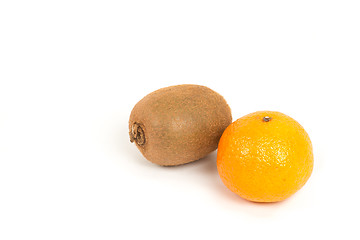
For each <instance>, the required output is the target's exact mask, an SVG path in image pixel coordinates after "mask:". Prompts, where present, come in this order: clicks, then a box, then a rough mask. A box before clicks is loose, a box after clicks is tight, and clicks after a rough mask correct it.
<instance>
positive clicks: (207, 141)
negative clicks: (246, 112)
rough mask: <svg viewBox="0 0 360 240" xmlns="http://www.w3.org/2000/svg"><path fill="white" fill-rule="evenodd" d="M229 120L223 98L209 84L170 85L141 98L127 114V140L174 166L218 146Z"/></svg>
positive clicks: (151, 158)
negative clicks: (128, 117) (128, 137)
mask: <svg viewBox="0 0 360 240" xmlns="http://www.w3.org/2000/svg"><path fill="white" fill-rule="evenodd" d="M231 122H232V116H231V110H230V107H229V106H228V104H227V103H226V101H225V99H224V98H223V97H222V96H221V95H220V94H218V93H216V92H215V91H213V90H211V89H210V88H208V87H205V86H200V85H192V84H183V85H176V86H170V87H166V88H162V89H159V90H157V91H154V92H152V93H150V94H148V95H147V96H145V97H144V98H143V99H142V100H140V101H139V102H138V103H137V104H136V105H135V107H134V108H133V110H132V111H131V114H130V119H129V135H130V141H132V142H135V144H136V146H137V147H138V149H139V150H140V152H141V153H142V154H143V156H144V157H145V158H146V159H147V160H149V161H151V162H153V163H155V164H158V165H162V166H176V165H181V164H185V163H189V162H192V161H195V160H198V159H200V158H203V157H205V156H206V155H207V154H209V153H210V152H212V151H214V150H216V149H217V146H218V143H219V140H220V137H221V135H222V133H223V132H224V130H225V128H226V127H227V126H229V125H230V124H231Z"/></svg>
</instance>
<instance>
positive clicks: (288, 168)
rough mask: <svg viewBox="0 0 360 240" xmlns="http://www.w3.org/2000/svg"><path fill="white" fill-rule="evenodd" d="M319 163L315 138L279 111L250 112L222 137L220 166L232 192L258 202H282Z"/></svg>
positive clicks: (224, 180) (304, 180)
mask: <svg viewBox="0 0 360 240" xmlns="http://www.w3.org/2000/svg"><path fill="white" fill-rule="evenodd" d="M313 164H314V158H313V150H312V144H311V141H310V138H309V136H308V134H307V133H306V131H305V130H304V128H303V127H302V126H301V125H300V124H299V123H298V122H296V121H295V120H294V119H292V118H291V117H289V116H287V115H285V114H283V113H280V112H273V111H259V112H254V113H251V114H248V115H246V116H244V117H242V118H240V119H238V120H236V121H235V122H233V123H232V124H230V125H229V126H228V127H227V128H226V130H225V131H224V133H223V135H222V136H221V138H220V142H219V146H218V153H217V168H218V172H219V175H220V178H221V180H222V181H223V183H224V184H225V186H226V187H228V188H229V189H230V190H231V191H232V192H234V193H236V194H238V195H240V196H241V197H242V198H245V199H247V200H250V201H254V202H278V201H282V200H284V199H286V198H288V197H290V196H291V195H292V194H294V193H295V192H297V191H298V190H299V189H300V188H301V187H302V186H304V184H305V183H306V181H307V180H308V179H309V177H310V175H311V173H312V169H313Z"/></svg>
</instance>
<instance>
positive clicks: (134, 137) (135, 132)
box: [129, 122, 145, 146]
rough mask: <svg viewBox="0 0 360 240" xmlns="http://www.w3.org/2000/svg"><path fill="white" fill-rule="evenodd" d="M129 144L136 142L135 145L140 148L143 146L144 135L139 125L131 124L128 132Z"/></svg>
mask: <svg viewBox="0 0 360 240" xmlns="http://www.w3.org/2000/svg"><path fill="white" fill-rule="evenodd" d="M129 136H130V142H134V141H135V142H136V144H137V145H139V146H142V145H144V144H145V133H144V130H143V128H142V127H141V125H140V124H139V123H136V122H135V123H133V125H132V126H131V130H130V132H129Z"/></svg>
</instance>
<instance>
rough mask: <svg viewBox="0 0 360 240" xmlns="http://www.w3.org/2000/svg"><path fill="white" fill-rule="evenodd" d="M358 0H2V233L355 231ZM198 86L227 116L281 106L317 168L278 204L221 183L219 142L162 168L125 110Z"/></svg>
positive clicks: (311, 234) (217, 235)
mask: <svg viewBox="0 0 360 240" xmlns="http://www.w3.org/2000/svg"><path fill="white" fill-rule="evenodd" d="M359 80H360V3H359V1H358V0H354V1H349V0H337V1H332V0H326V1H325V0H302V1H289V0H272V1H268V0H267V1H265V0H264V1H258V0H251V1H211V0H210V1H209V0H208V1H199V0H189V1H188V0H182V1H169V0H166V1H158V0H153V1H150V0H147V1H140V0H137V1H131V0H127V1H121V0H120V1H105V0H103V1H80V0H68V1H67V0H63V1H45V0H44V1H39V0H34V1H16V0H11V1H10V0H9V1H7V0H3V1H1V2H0V239H3V240H8V239H37V240H39V239H47V240H48V239H209V238H210V239H315V238H317V239H320V238H321V239H325V238H327V237H333V238H334V239H335V238H336V239H359V236H360V234H359V230H357V229H358V227H359V221H358V218H359V214H360V208H359V202H360V197H359V194H358V192H359V183H360V175H359V168H360V157H359V147H360V146H359V143H360V140H359V139H360V138H359V136H360V124H359V121H360V113H359V103H360V99H359V98H360V97H359V86H358V84H357V83H358V82H359ZM182 83H194V84H201V85H205V86H208V87H210V88H212V89H213V90H215V91H217V92H219V93H220V94H221V95H223V96H224V97H225V99H226V100H227V102H228V104H229V105H230V106H231V108H232V113H233V118H234V120H235V119H237V118H239V117H241V116H243V115H245V114H248V113H251V112H254V111H258V110H276V111H281V112H283V113H285V114H288V115H289V116H291V117H293V118H294V119H296V120H297V121H299V122H300V123H301V124H302V125H303V126H304V128H305V129H306V130H307V132H308V133H309V135H310V137H311V139H312V142H313V146H314V154H315V166H314V171H313V175H312V176H311V178H310V179H309V181H308V182H307V184H306V185H305V186H304V187H303V188H302V189H301V190H300V191H299V192H298V193H296V194H295V195H294V196H293V197H291V198H289V199H288V200H286V201H284V202H281V203H276V204H256V203H251V202H248V201H245V200H242V199H241V198H240V197H238V196H237V195H235V194H233V193H231V192H230V191H229V190H228V189H227V188H226V187H225V186H224V185H223V184H222V182H221V180H220V178H219V176H218V174H217V169H216V152H214V153H212V154H210V155H209V156H208V157H206V158H205V159H202V160H199V161H197V162H194V163H192V164H187V165H184V166H180V167H173V168H166V167H159V166H156V165H154V164H152V163H150V162H148V161H147V160H145V159H144V158H143V157H142V155H141V154H140V152H139V151H138V150H137V148H136V147H135V146H134V145H132V144H130V142H129V139H128V129H127V127H128V126H127V122H128V117H129V114H130V111H131V109H132V107H133V106H134V105H135V104H136V102H138V101H139V100H140V99H141V98H142V97H143V96H145V95H146V94H148V93H150V92H152V91H154V90H156V89H158V88H162V87H166V86H170V85H176V84H182Z"/></svg>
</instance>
